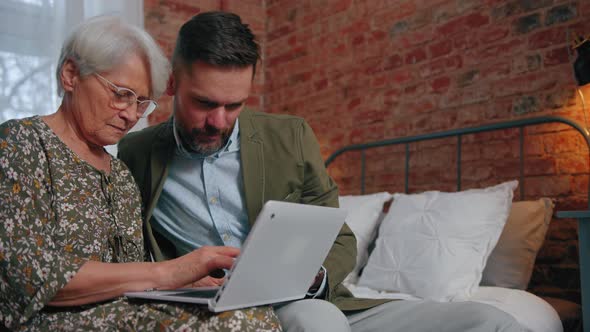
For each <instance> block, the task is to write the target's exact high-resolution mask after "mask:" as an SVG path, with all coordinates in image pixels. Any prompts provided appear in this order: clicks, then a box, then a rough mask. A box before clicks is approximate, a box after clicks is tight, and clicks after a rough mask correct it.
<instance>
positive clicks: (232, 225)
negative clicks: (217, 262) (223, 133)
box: [152, 119, 328, 298]
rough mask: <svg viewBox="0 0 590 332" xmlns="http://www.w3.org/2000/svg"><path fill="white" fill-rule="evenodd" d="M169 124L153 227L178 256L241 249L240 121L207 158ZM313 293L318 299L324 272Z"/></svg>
mask: <svg viewBox="0 0 590 332" xmlns="http://www.w3.org/2000/svg"><path fill="white" fill-rule="evenodd" d="M172 123H173V132H174V139H175V141H176V151H175V153H174V156H173V159H172V161H171V163H170V165H169V167H168V177H167V178H166V181H165V182H164V187H163V189H162V193H161V195H160V198H159V199H158V203H157V204H156V207H155V208H154V211H153V222H152V227H153V228H154V229H155V230H156V231H157V232H158V233H160V234H161V235H162V236H164V237H165V238H167V239H168V240H169V241H170V242H172V243H173V244H174V245H175V247H176V251H177V253H178V255H184V254H187V253H189V252H191V251H193V250H195V249H197V248H200V247H202V246H219V245H225V246H232V247H237V248H241V247H242V244H243V243H244V240H245V239H246V236H248V233H249V232H250V223H249V222H248V214H247V211H246V203H245V197H244V194H243V193H244V180H243V177H242V167H241V158H240V127H239V121H238V120H237V119H236V123H235V125H234V128H233V130H232V134H231V136H230V138H229V140H228V142H227V143H226V144H225V146H224V147H223V148H222V149H220V150H219V151H218V152H215V153H213V154H211V155H207V156H205V155H201V154H198V153H194V152H190V151H188V150H186V149H185V148H184V146H183V144H182V141H181V139H180V136H179V135H178V132H177V130H176V124H175V121H174V120H172ZM322 269H323V270H324V272H325V275H324V279H323V280H322V283H321V285H320V287H319V289H318V291H317V292H316V293H308V294H307V295H308V296H310V297H313V298H315V297H318V296H319V295H321V294H323V293H324V291H325V288H326V283H327V275H328V274H327V271H326V270H325V269H324V267H322Z"/></svg>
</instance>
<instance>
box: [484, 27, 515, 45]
mask: <svg viewBox="0 0 590 332" xmlns="http://www.w3.org/2000/svg"><path fill="white" fill-rule="evenodd" d="M509 34H510V30H509V29H508V28H507V27H505V26H492V27H490V28H488V29H485V30H483V31H481V32H480V33H479V36H478V39H479V40H481V41H482V42H483V43H485V44H488V43H492V42H495V41H499V40H502V39H504V38H505V37H506V36H508V35H509Z"/></svg>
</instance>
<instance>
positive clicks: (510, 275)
mask: <svg viewBox="0 0 590 332" xmlns="http://www.w3.org/2000/svg"><path fill="white" fill-rule="evenodd" d="M552 215H553V202H551V200H550V199H549V198H541V199H539V200H537V201H525V202H515V203H513V204H512V209H511V210H510V215H509V217H508V221H506V225H505V226H504V230H503V231H502V234H501V235H500V239H499V240H498V244H496V247H495V248H494V250H493V251H492V254H491V255H490V257H489V258H488V262H487V264H486V267H485V269H484V270H483V277H482V280H481V285H482V286H496V287H505V288H516V289H522V290H525V289H527V287H528V285H529V281H530V280H531V275H532V273H533V267H534V265H535V259H536V257H537V253H538V252H539V250H540V249H541V246H542V245H543V242H544V241H545V234H546V233H547V229H548V228H549V223H550V222H551V216H552Z"/></svg>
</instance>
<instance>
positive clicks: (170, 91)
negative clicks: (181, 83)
mask: <svg viewBox="0 0 590 332" xmlns="http://www.w3.org/2000/svg"><path fill="white" fill-rule="evenodd" d="M175 92H176V81H175V80H174V73H171V74H170V76H169V77H168V83H166V94H167V95H169V96H171V97H172V96H174V93H175Z"/></svg>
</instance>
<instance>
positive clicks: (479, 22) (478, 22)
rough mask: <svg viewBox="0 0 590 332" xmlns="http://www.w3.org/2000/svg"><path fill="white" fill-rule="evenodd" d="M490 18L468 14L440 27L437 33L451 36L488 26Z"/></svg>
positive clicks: (477, 14) (478, 14)
mask: <svg viewBox="0 0 590 332" xmlns="http://www.w3.org/2000/svg"><path fill="white" fill-rule="evenodd" d="M489 21H490V18H489V17H488V16H487V15H482V14H480V13H472V14H468V15H465V16H462V17H459V18H456V19H453V20H451V21H450V22H448V23H446V24H444V25H442V26H440V27H438V29H437V32H438V33H439V34H441V35H443V36H450V35H453V34H455V33H457V32H461V31H465V30H469V29H474V28H479V27H481V26H484V25H486V24H488V23H489Z"/></svg>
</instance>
